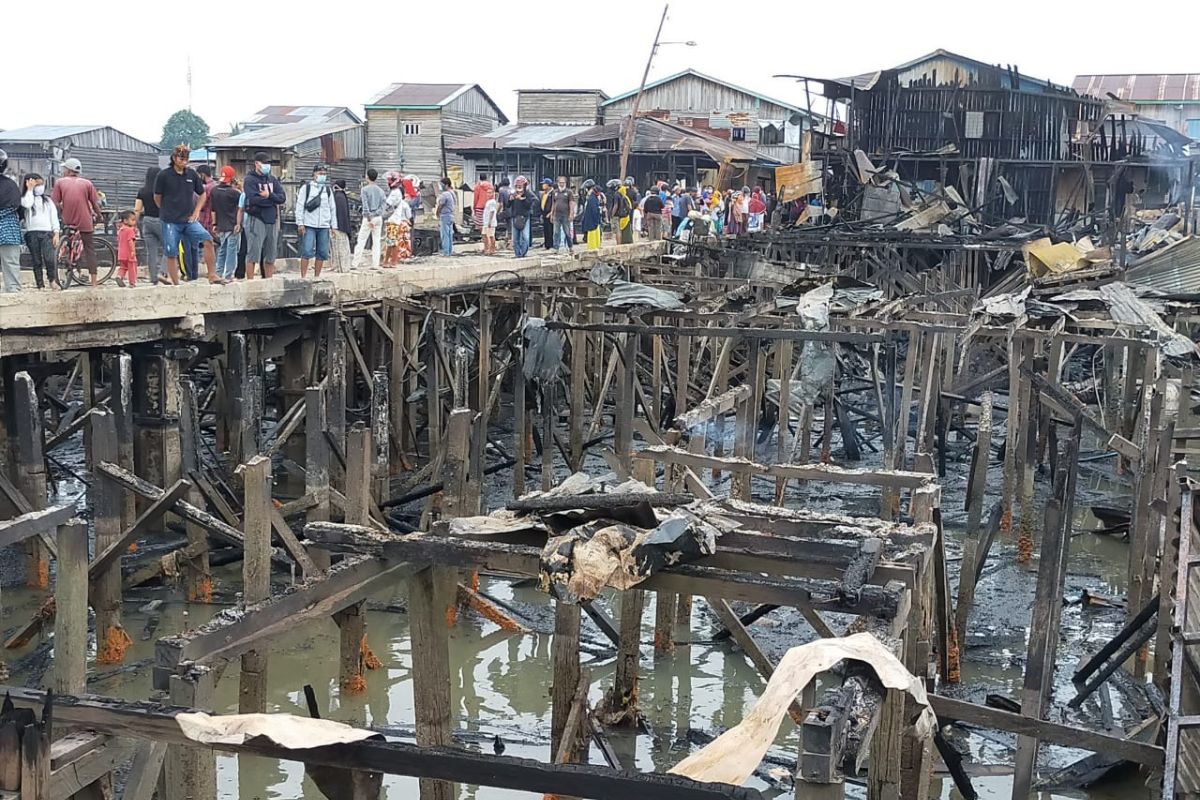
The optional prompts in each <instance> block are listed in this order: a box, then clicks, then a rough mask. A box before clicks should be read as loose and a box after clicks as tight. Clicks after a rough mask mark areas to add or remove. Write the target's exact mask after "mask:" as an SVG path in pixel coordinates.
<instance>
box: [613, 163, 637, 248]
mask: <svg viewBox="0 0 1200 800" xmlns="http://www.w3.org/2000/svg"><path fill="white" fill-rule="evenodd" d="M609 188H611V189H613V202H612V210H611V213H610V214H609V218H610V219H612V220H613V222H614V224H615V225H616V226H617V230H616V240H617V243H618V244H633V224H632V223H633V203H632V202H630V200H629V190H628V188H627V187H626V186H625V185H624V184H623V183H621V182H620V181H618V180H616V179H615V178H614V179H613V180H611V181H609Z"/></svg>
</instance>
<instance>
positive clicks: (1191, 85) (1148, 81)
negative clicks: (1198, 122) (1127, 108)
mask: <svg viewBox="0 0 1200 800" xmlns="http://www.w3.org/2000/svg"><path fill="white" fill-rule="evenodd" d="M1073 88H1074V89H1075V91H1077V92H1079V93H1080V94H1088V95H1091V96H1092V97H1099V98H1101V99H1104V98H1107V97H1108V96H1109V95H1110V94H1112V95H1114V96H1115V97H1116V98H1117V99H1118V100H1128V101H1130V102H1133V103H1200V73H1185V72H1174V73H1163V74H1158V75H1150V74H1146V75H1077V76H1075V83H1074V84H1073Z"/></svg>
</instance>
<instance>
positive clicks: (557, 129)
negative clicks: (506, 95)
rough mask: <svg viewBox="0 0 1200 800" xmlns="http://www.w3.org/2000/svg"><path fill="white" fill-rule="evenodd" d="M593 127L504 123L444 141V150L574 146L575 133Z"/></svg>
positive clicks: (530, 148) (462, 150) (593, 126)
mask: <svg viewBox="0 0 1200 800" xmlns="http://www.w3.org/2000/svg"><path fill="white" fill-rule="evenodd" d="M595 127H596V126H595V125H523V124H520V123H518V124H515V125H505V126H504V127H502V128H497V129H496V130H494V131H490V132H488V133H484V134H481V135H479V136H471V137H468V138H466V139H459V140H457V141H455V142H452V143H449V144H447V145H446V149H447V150H454V151H456V152H464V151H468V150H491V149H493V148H497V149H516V148H524V149H529V150H553V149H558V148H561V147H571V146H574V144H575V139H576V137H577V136H579V135H580V134H582V133H586V132H588V131H591V130H593V129H594V128H595Z"/></svg>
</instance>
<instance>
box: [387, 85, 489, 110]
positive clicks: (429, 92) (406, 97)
mask: <svg viewBox="0 0 1200 800" xmlns="http://www.w3.org/2000/svg"><path fill="white" fill-rule="evenodd" d="M469 86H470V84H468V83H393V84H391V85H390V86H388V87H387V88H386V89H384V90H383V91H382V92H380V93H379V94H377V95H375V96H374V97H372V98H371V99H370V100H368V101H367V102H366V106H367V107H368V108H370V107H371V106H439V107H440V106H443V105H445V104H446V103H447V102H449V101H450V99H451V98H452V97H454V96H455V95H456V94H458V93H459V92H461V91H462V90H463V89H465V88H467V87H469Z"/></svg>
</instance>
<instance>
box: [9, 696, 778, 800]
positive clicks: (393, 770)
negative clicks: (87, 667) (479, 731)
mask: <svg viewBox="0 0 1200 800" xmlns="http://www.w3.org/2000/svg"><path fill="white" fill-rule="evenodd" d="M0 693H11V696H12V699H13V702H14V704H16V705H17V706H18V707H20V708H32V709H34V710H35V711H40V709H41V707H42V704H43V702H44V699H45V695H44V694H43V693H42V692H38V691H34V690H31V689H24V688H18V687H9V686H3V687H0ZM182 710H184V709H181V708H173V709H172V708H162V707H155V706H150V705H147V704H145V703H127V702H122V701H119V700H114V699H111V698H102V697H83V698H70V702H66V701H65V700H64V702H63V703H61V704H58V703H56V704H55V709H54V715H55V719H57V720H58V721H59V722H61V723H63V724H67V725H75V726H79V727H83V728H89V729H91V730H95V731H98V732H101V733H108V734H112V735H117V736H129V737H134V738H139V739H152V740H155V741H161V742H164V743H166V744H168V745H172V746H175V745H181V746H183V747H186V748H189V749H194V750H197V751H203V750H204V749H205V748H200V747H197V743H196V742H194V741H192V740H191V739H188V738H187V737H185V736H184V735H183V731H182V730H181V729H180V727H179V724H178V723H177V722H175V719H174V717H175V715H176V714H178V713H179V712H180V711H182ZM211 748H212V749H214V750H221V751H224V752H231V753H239V754H240V753H246V754H251V755H258V756H262V757H264V758H277V759H281V760H285V761H304V762H305V763H308V764H323V765H326V766H331V767H340V768H343V769H361V770H368V771H375V772H382V773H385V774H388V775H408V776H412V777H418V778H430V779H440V780H446V781H461V782H464V783H466V782H470V783H474V784H481V785H486V786H495V787H498V788H504V789H512V790H514V791H524V792H535V793H539V794H541V793H552V794H561V795H567V796H576V797H589V798H593V800H629V798H631V797H638V798H641V797H647V798H649V797H653V798H654V800H763V795H762V794H761V793H760V792H759V791H758V790H757V789H750V788H746V787H739V786H730V785H728V784H722V783H701V782H699V781H693V780H690V779H688V778H683V777H680V776H678V775H667V774H661V773H637V772H631V771H625V770H613V769H609V768H607V767H600V766H591V765H584V764H543V763H541V762H538V761H533V760H531V759H523V758H514V757H511V756H498V755H494V754H492V753H486V754H484V753H475V752H471V751H469V750H461V749H457V748H451V747H422V746H419V745H412V744H407V743H403V742H382V741H373V740H364V741H361V742H355V743H353V744H343V745H330V746H326V747H312V748H306V749H304V750H289V749H287V748H285V747H281V746H279V745H276V744H272V743H269V742H268V741H267V740H266V739H264V738H261V737H260V738H255V739H252V740H250V741H248V742H246V743H243V744H240V745H233V744H213V745H211ZM207 796H209V797H215V796H216V795H215V792H214V793H212V794H209V795H207Z"/></svg>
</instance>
